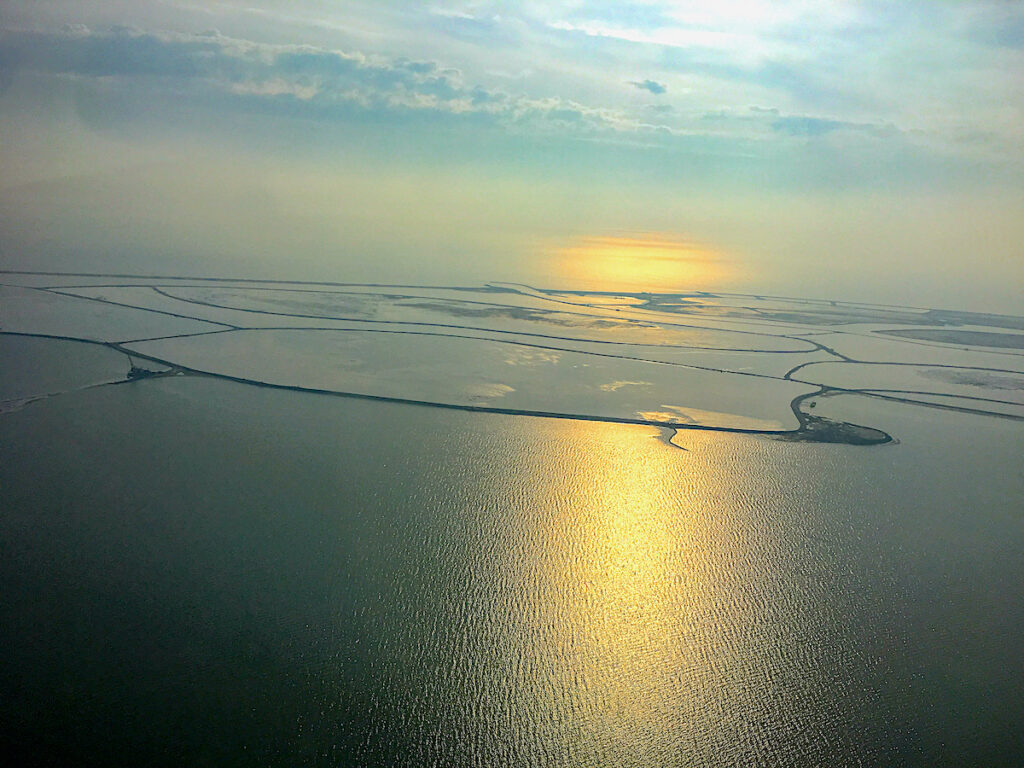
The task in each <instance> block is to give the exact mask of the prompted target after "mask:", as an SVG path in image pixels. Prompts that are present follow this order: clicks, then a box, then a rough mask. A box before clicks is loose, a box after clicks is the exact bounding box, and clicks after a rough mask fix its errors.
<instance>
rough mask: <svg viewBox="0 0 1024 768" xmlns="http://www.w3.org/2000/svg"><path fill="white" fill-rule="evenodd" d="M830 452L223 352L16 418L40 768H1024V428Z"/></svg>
mask: <svg viewBox="0 0 1024 768" xmlns="http://www.w3.org/2000/svg"><path fill="white" fill-rule="evenodd" d="M872 408H874V409H875V413H876V414H877V415H878V416H879V420H877V421H876V422H873V423H882V424H885V425H886V429H887V431H889V432H891V433H892V434H893V435H895V436H896V437H897V438H898V440H899V443H898V444H894V445H889V446H883V447H856V446H842V445H810V444H795V443H785V442H780V441H772V440H769V439H765V438H756V437H747V436H739V435H725V434H715V433H686V434H683V435H682V436H681V437H679V438H677V442H680V443H681V444H683V445H685V447H686V448H687V449H688V450H687V451H680V450H678V449H677V448H674V447H672V446H669V445H666V444H665V443H664V442H662V441H660V440H658V439H656V438H657V436H658V432H657V430H656V429H654V428H650V427H637V426H626V425H613V424H600V423H593V422H569V421H559V420H553V419H541V418H528V417H513V416H500V415H485V414H469V413H455V412H445V411H439V410H436V409H431V408H427V407H416V406H402V405H394V404H385V403H371V402H365V401H355V400H346V399H343V398H335V397H323V396H315V395H308V394H300V393H293V392H284V391H273V390H264V389H257V388H254V387H248V386H244V385H239V384H232V383H228V382H222V381H214V380H210V379H201V378H178V379H162V380H149V381H142V382H136V383H133V384H131V385H126V386H118V387H109V388H102V389H94V390H89V391H83V392H76V393H72V394H67V395H62V396H59V397H54V398H51V399H49V400H46V401H44V402H39V403H34V404H32V405H30V406H27V407H25V408H23V409H22V410H19V411H17V412H13V413H8V414H5V415H4V416H3V418H2V419H0V457H2V460H0V547H2V557H0V579H2V583H3V585H4V587H3V590H2V592H0V626H2V627H3V648H4V652H3V654H2V655H0V720H2V723H3V731H4V733H3V741H4V742H5V743H6V744H7V752H8V753H9V754H10V755H12V756H13V758H14V762H13V763H12V764H19V765H32V764H37V765H42V764H48V765H134V764H141V765H175V766H178V765H282V766H295V765H324V766H328V765H337V766H349V765H351V766H359V765H399V766H401V765H408V766H424V765H427V766H429V765H436V766H442V765H444V766H447V765H460V766H461V765H465V766H491V765H552V766H555V765H559V766H561V765H565V766H570V765H572V766H589V765H595V766H596V765H635V766H654V765H659V766H671V765H679V766H722V765H736V766H748V765H778V766H819V765H831V766H846V765H849V766H857V765H866V766H867V765H880V766H881V765H921V766H925V765H959V766H968V765H979V766H981V765H984V766H1019V765H1021V764H1024V736H1022V735H1021V730H1020V727H1019V726H1020V723H1021V722H1024V673H1022V672H1021V669H1020V663H1019V662H1020V658H1021V657H1022V653H1024V640H1022V638H1021V635H1020V627H1021V626H1024V594H1022V592H1024V591H1022V590H1021V587H1020V585H1021V583H1022V578H1021V577H1022V575H1024V574H1022V571H1024V568H1022V562H1021V557H1020V553H1021V552H1022V551H1024V515H1022V514H1021V506H1022V505H1021V501H1022V500H1024V472H1022V466H1021V463H1020V461H1019V457H1020V455H1021V450H1022V449H1024V441H1022V436H1021V431H1020V427H1019V425H1018V424H1016V423H1013V422H1006V421H1000V420H998V419H994V418H985V417H972V416H967V415H964V414H955V413H936V412H933V411H926V410H924V409H919V410H915V409H905V408H904V409H897V408H895V407H894V406H889V405H887V404H884V403H883V404H878V405H873V406H872Z"/></svg>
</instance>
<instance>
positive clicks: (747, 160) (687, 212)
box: [0, 0, 1024, 314]
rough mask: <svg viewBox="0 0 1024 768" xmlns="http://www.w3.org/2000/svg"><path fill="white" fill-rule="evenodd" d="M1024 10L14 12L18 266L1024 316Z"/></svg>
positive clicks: (317, 5)
mask: <svg viewBox="0 0 1024 768" xmlns="http://www.w3.org/2000/svg"><path fill="white" fill-rule="evenodd" d="M1022 243H1024V3H1020V2H936V1H934V0H932V1H929V2H917V1H915V0H908V1H907V2H899V3H892V2H884V3H883V2H835V1H831V2H830V1H828V0H821V1H819V2H809V1H806V0H782V1H781V2H761V1H760V0H718V1H717V2H665V1H661V0H645V1H643V2H610V1H608V0H599V1H598V2H578V1H573V0H562V1H561V2H533V1H530V0H527V1H525V2H515V3H511V2H499V1H496V0H494V1H492V0H465V1H463V2H445V1H443V0H441V1H439V2H433V3H429V2H428V3H415V2H389V1H388V0H377V2H326V1H325V0H292V1H291V2H283V1H273V2H253V1H252V0H248V1H246V2H236V1H235V0H224V1H222V2H205V3H202V2H175V1H172V0H168V1H166V2H160V1H157V0H133V1H132V2H119V1H118V0H105V1H104V2H91V1H90V0H79V1H77V2H65V1H62V0H54V1H47V0H32V1H31V2H25V1H24V0H7V2H4V3H3V4H0V254H2V256H0V259H2V261H3V263H4V264H7V265H10V267H20V268H29V269H60V270H72V271H73V270H79V271H127V272H139V273H142V272H152V271H154V270H156V271H159V272H160V273H162V274H189V275H213V276H225V277H231V276H249V277H261V278H278V279H323V280H336V281H353V282H357V281H367V282H388V283H430V284H478V283H481V282H486V281H511V282H526V283H530V284H532V285H536V286H541V287H571V288H595V289H603V290H614V289H616V288H619V289H624V290H665V291H668V290H721V291H731V292H751V293H773V294H776V295H793V296H806V297H817V298H830V299H837V298H838V299H849V300H856V301H869V302H882V303H898V304H908V305H913V306H942V307H949V308H957V309H974V310H987V311H1001V312H1009V313H1017V314H1024V301H1022V299H1021V296H1022V295H1024V246H1022Z"/></svg>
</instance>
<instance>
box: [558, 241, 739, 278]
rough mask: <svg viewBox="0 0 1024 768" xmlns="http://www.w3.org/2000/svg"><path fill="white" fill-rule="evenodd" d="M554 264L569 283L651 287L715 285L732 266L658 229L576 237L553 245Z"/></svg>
mask: <svg viewBox="0 0 1024 768" xmlns="http://www.w3.org/2000/svg"><path fill="white" fill-rule="evenodd" d="M555 267H556V269H557V271H558V272H559V274H560V275H561V276H562V277H563V278H565V279H567V280H568V281H569V282H570V283H571V284H572V286H573V287H578V288H584V289H589V290H631V291H651V292H669V291H687V290H702V289H705V288H709V287H713V286H715V287H717V286H720V285H721V284H722V282H723V281H724V280H726V279H728V278H729V277H730V276H731V274H732V272H733V267H732V265H731V263H730V261H729V260H728V259H727V258H725V256H724V255H723V254H721V253H720V252H718V251H716V250H714V249H712V248H710V247H708V246H706V245H704V244H702V243H699V242H696V241H694V240H690V239H686V238H683V237H681V236H679V235H675V234H670V233H660V232H653V233H652V232H645V233H635V234H628V235H601V236H588V237H581V238H578V239H577V240H575V241H574V242H572V243H570V244H569V245H563V246H561V247H558V248H556V249H555Z"/></svg>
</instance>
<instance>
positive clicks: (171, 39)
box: [0, 27, 657, 133]
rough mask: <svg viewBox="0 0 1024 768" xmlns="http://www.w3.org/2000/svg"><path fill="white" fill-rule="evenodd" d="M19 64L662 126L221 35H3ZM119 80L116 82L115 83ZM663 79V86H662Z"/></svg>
mask: <svg viewBox="0 0 1024 768" xmlns="http://www.w3.org/2000/svg"><path fill="white" fill-rule="evenodd" d="M19 71H32V72H37V73H46V74H50V75H56V76H62V77H75V78H91V79H97V80H105V81H114V82H115V83H116V81H119V80H120V81H127V83H128V84H126V86H125V87H129V84H130V85H136V86H137V85H138V83H139V82H140V81H141V82H145V84H146V87H147V88H148V89H150V90H151V91H152V92H153V94H154V95H158V94H159V93H160V92H161V90H170V91H173V92H174V94H175V96H176V97H181V96H182V95H186V96H187V95H188V94H191V95H192V96H194V97H195V98H196V99H201V98H202V97H204V96H207V95H211V94H212V95H215V96H216V95H219V96H222V97H226V99H223V98H222V99H220V101H221V103H222V104H223V103H226V101H227V100H229V99H230V98H232V97H234V98H237V99H242V100H244V105H245V108H246V109H247V110H252V109H260V108H261V107H262V108H263V109H266V110H267V111H269V112H273V113H280V111H281V109H282V108H283V107H287V108H288V109H289V110H291V111H293V112H296V111H297V112H298V114H299V115H300V116H306V117H313V118H319V119H339V118H341V117H343V116H344V115H345V114H347V113H350V112H351V111H352V110H364V111H375V112H391V113H402V112H405V113H409V112H437V113H445V114H447V115H450V116H459V115H463V116H464V115H477V116H478V117H482V118H485V119H487V120H490V121H491V122H493V123H496V124H503V125H505V126H526V125H529V126H532V127H534V128H535V129H543V128H544V126H548V127H549V128H551V129H558V130H563V129H565V128H567V127H571V128H572V129H574V130H575V131H578V132H583V133H592V132H595V131H596V132H611V133H616V132H636V131H650V130H653V129H655V128H657V126H649V125H648V124H647V123H646V122H644V121H640V120H637V119H630V118H629V117H628V116H627V115H626V114H624V113H623V112H621V111H618V110H614V109H609V108H603V107H595V106H589V105H585V104H580V103H577V102H575V101H571V100H567V99H563V98H558V97H545V98H530V97H529V96H527V95H525V94H518V95H517V94H512V93H509V92H505V91H502V90H500V89H495V88H485V87H482V86H480V85H476V84H473V85H469V84H467V83H466V82H465V78H464V76H463V74H462V72H460V71H459V70H458V69H455V68H452V67H446V66H444V65H443V64H442V63H441V62H438V61H430V60H411V59H408V58H404V57H399V58H389V57H386V56H380V55H369V54H366V53H363V52H361V51H338V50H330V49H325V48H316V47H312V46H300V45H271V44H265V43H255V42H251V41H247V40H239V39H234V38H229V37H225V36H223V35H220V34H203V35H185V34H171V33H160V34H156V33H151V32H144V31H141V30H138V29H134V28H129V27H117V28H113V29H109V30H103V31H95V30H90V29H88V28H84V27H77V28H74V29H63V30H59V31H55V32H13V31H7V32H4V33H0V79H9V78H10V77H11V76H12V75H13V74H14V73H16V72H19ZM108 85H110V83H108ZM654 85H657V84H654Z"/></svg>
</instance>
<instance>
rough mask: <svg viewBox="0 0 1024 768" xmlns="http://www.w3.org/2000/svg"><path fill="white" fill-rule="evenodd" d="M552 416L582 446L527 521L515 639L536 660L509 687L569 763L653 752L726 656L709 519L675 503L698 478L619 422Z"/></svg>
mask: <svg viewBox="0 0 1024 768" xmlns="http://www.w3.org/2000/svg"><path fill="white" fill-rule="evenodd" d="M561 428H562V429H564V430H570V431H571V432H572V433H573V434H572V436H571V438H572V439H573V440H574V441H582V442H586V443H588V444H590V445H591V446H593V449H592V450H591V451H590V452H589V456H590V457H591V460H590V461H589V463H587V464H586V465H577V466H575V467H572V468H567V472H566V475H565V482H564V483H562V484H560V485H559V486H558V487H553V488H552V489H551V492H552V495H551V497H550V498H548V499H546V500H544V501H543V502H542V504H543V505H544V506H545V507H547V508H550V509H554V510H557V512H556V513H555V514H551V515H548V516H546V517H545V518H544V519H543V521H542V529H541V530H540V531H539V534H540V536H539V542H540V548H539V551H538V552H537V553H536V554H537V556H538V561H539V563H540V565H539V573H538V574H537V580H536V582H535V583H536V586H537V589H538V591H537V593H536V594H535V595H534V597H533V599H532V600H530V601H529V602H526V603H525V604H523V608H524V609H525V615H524V616H523V617H522V621H523V622H524V624H525V625H526V635H525V637H523V638H522V639H523V641H524V642H525V647H523V648H522V649H521V652H524V653H526V654H533V655H534V656H535V657H536V658H538V659H541V660H542V661H541V665H540V666H541V669H539V670H538V671H539V673H540V674H538V675H536V676H535V677H534V678H532V679H530V678H523V679H521V680H520V683H521V684H522V685H524V686H525V687H526V689H525V690H521V691H519V694H520V695H521V696H523V697H524V698H528V699H531V700H533V701H534V702H535V704H534V705H533V706H536V707H537V709H538V710H540V711H545V712H546V713H547V717H546V718H545V719H546V720H547V721H548V722H549V723H550V724H551V727H552V729H553V731H554V732H552V733H549V734H547V736H548V738H550V739H551V740H552V741H553V742H555V743H561V744H562V745H563V748H564V750H565V755H566V757H568V758H569V760H570V762H571V763H573V764H594V765H597V764H602V763H604V764H612V763H607V762H606V761H609V760H611V761H613V763H614V764H636V765H645V764H646V765H654V764H666V763H665V762H659V761H665V760H668V761H669V762H672V760H671V755H673V754H678V749H679V746H680V739H681V737H682V738H683V740H684V741H687V740H696V739H697V738H698V733H697V732H696V731H699V730H701V729H702V728H703V722H704V721H703V718H704V717H705V716H706V713H707V704H708V703H700V700H701V699H702V698H703V697H704V696H706V695H707V694H709V693H713V692H715V691H718V690H720V685H721V683H720V681H719V682H713V678H718V677H720V674H721V673H722V671H723V670H725V669H727V668H728V667H730V666H731V661H730V659H729V658H728V657H729V655H730V654H731V653H732V649H731V648H730V645H731V643H729V642H728V641H725V640H724V639H723V638H722V637H720V636H719V633H720V630H721V628H722V627H723V626H730V625H732V622H731V621H730V619H729V617H728V616H727V615H723V614H722V612H723V606H722V605H720V604H718V595H717V590H716V589H715V584H714V581H715V579H716V573H715V571H716V567H715V566H716V563H715V562H714V561H715V559H716V558H717V557H718V554H719V553H716V552H713V551H709V550H710V549H711V548H710V547H709V546H708V542H709V538H710V539H719V537H720V536H721V534H722V532H721V531H720V530H718V531H714V532H709V531H707V530H704V528H705V525H706V521H705V519H704V518H703V516H702V514H701V513H700V512H699V510H697V509H695V508H694V507H693V506H688V505H686V504H680V503H678V500H679V499H681V498H682V499H686V498H691V499H692V498H694V497H696V496H703V495H706V494H707V493H708V489H707V488H703V487H699V486H700V485H701V483H702V478H700V477H698V476H693V475H688V474H687V473H686V472H683V471H681V462H683V461H685V460H686V457H685V455H684V454H681V453H680V452H679V451H678V450H677V449H675V448H671V447H669V446H663V445H659V444H657V443H655V441H654V440H653V439H650V438H648V439H645V436H644V435H641V434H639V433H638V431H636V430H629V429H623V428H622V427H621V426H619V425H609V424H600V423H592V422H587V423H578V424H566V425H564V426H561ZM576 455H577V456H578V455H579V454H576ZM687 484H690V485H692V486H695V487H691V488H687V487H685V486H686V485H687ZM717 565H720V563H719V564H717ZM725 610H726V611H727V610H728V609H727V608H726V609H725ZM709 617H714V618H715V620H714V621H710V620H709ZM700 681H703V682H702V683H700ZM695 682H697V683H700V684H698V685H695V686H693V687H692V688H690V689H687V686H688V685H692V684H693V683H695ZM687 711H689V712H691V713H692V712H695V711H701V712H703V714H702V716H701V718H700V719H701V723H700V724H697V723H694V722H691V721H690V720H689V718H688V716H687V714H686V713H687ZM694 728H696V731H695V730H694ZM705 737H706V734H700V736H699V738H705ZM652 761H653V762H652Z"/></svg>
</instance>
